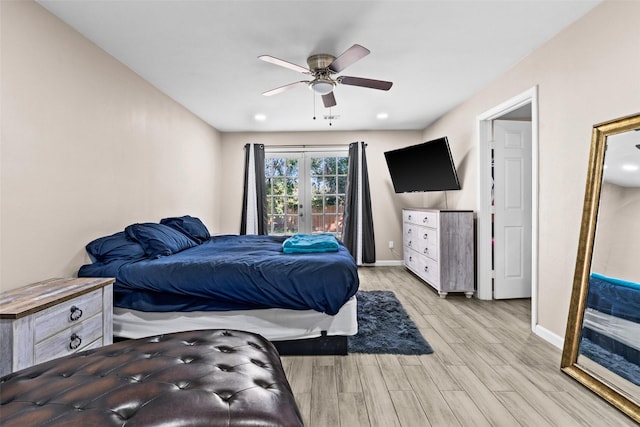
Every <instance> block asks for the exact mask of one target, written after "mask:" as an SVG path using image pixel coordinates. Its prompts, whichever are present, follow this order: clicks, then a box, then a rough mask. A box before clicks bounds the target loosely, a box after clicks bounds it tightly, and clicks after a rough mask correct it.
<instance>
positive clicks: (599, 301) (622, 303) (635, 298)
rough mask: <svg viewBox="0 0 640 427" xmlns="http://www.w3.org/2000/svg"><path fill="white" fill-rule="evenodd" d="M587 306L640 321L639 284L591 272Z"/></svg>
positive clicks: (633, 320)
mask: <svg viewBox="0 0 640 427" xmlns="http://www.w3.org/2000/svg"><path fill="white" fill-rule="evenodd" d="M587 307H590V308H593V309H595V310H598V311H600V312H603V313H607V314H610V315H612V316H616V317H620V318H622V319H626V320H630V321H632V322H637V323H640V284H638V283H633V282H628V281H625V280H620V279H615V278H611V277H607V276H603V275H601V274H598V273H591V275H590V276H589V294H588V297H587Z"/></svg>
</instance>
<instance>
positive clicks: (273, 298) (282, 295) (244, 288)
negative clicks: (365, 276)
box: [78, 235, 359, 315]
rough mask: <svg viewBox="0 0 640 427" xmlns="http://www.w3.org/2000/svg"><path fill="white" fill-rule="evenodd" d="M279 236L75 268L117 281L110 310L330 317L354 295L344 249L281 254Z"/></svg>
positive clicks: (219, 240)
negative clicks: (261, 311) (287, 312)
mask: <svg viewBox="0 0 640 427" xmlns="http://www.w3.org/2000/svg"><path fill="white" fill-rule="evenodd" d="M284 239H285V237H277V236H253V235H250V236H236V235H225V236H214V237H212V238H211V239H210V240H208V241H206V242H204V243H202V244H201V245H198V246H196V247H193V248H189V249H186V250H183V251H182V252H179V253H176V254H173V255H169V256H164V257H160V258H157V259H142V260H115V261H111V262H108V263H94V264H88V265H84V266H82V267H81V268H80V271H79V272H78V276H80V277H115V278H116V282H115V286H114V305H115V306H117V307H122V308H129V309H134V310H140V311H196V310H202V311H225V310H247V309H257V308H287V309H297V310H308V309H313V310H316V311H319V312H324V313H327V314H330V315H334V314H336V313H337V312H338V310H339V309H340V307H341V306H342V305H343V304H344V303H345V302H346V301H347V300H348V299H349V298H350V297H351V296H352V295H354V294H355V293H356V291H357V290H358V285H359V282H358V272H357V266H356V264H355V262H354V260H353V258H352V256H351V255H350V254H349V252H348V250H347V249H346V248H345V247H344V246H343V245H340V247H339V250H338V251H337V252H331V253H305V254H284V253H283V252H282V242H283V241H284Z"/></svg>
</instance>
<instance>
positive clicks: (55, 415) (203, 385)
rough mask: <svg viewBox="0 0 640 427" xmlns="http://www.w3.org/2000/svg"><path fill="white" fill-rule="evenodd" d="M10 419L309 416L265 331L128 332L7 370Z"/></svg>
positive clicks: (179, 421)
mask: <svg viewBox="0 0 640 427" xmlns="http://www.w3.org/2000/svg"><path fill="white" fill-rule="evenodd" d="M0 425H2V426H3V427H9V426H20V427H25V426H37V425H47V426H63V425H64V426H301V425H302V418H301V416H300V413H299V412H298V408H297V406H296V403H295V400H294V398H293V394H292V392H291V388H290V386H289V383H288V381H287V379H286V377H285V374H284V371H283V370H282V364H281V363H280V358H279V356H278V353H277V351H276V350H275V348H274V347H273V345H272V344H271V343H269V342H268V341H267V340H265V339H264V338H262V337H261V336H259V335H256V334H252V333H249V332H241V331H232V330H205V331H191V332H179V333H175V334H167V335H159V336H155V337H150V338H141V339H137V340H129V341H122V342H119V343H117V344H112V345H109V346H106V347H102V348H99V349H95V350H89V351H85V352H81V353H76V354H73V355H70V356H66V357H63V358H60V359H54V360H51V361H49V362H46V363H42V364H40V365H36V366H33V367H31V368H27V369H23V370H21V371H18V372H14V373H12V374H9V375H7V376H5V377H3V378H1V379H0Z"/></svg>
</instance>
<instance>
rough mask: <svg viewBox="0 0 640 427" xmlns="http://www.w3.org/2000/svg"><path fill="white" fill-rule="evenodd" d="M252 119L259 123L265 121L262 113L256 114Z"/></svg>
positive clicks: (265, 118)
mask: <svg viewBox="0 0 640 427" xmlns="http://www.w3.org/2000/svg"><path fill="white" fill-rule="evenodd" d="M253 118H254V119H256V120H257V121H259V122H264V121H265V120H267V116H266V114H262V113H258V114H256V115H255V116H253Z"/></svg>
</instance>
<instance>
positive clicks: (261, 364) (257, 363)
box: [251, 359, 267, 368]
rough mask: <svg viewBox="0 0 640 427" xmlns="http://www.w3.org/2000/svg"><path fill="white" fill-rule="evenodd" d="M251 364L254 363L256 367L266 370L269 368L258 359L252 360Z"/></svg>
mask: <svg viewBox="0 0 640 427" xmlns="http://www.w3.org/2000/svg"><path fill="white" fill-rule="evenodd" d="M251 363H253V364H254V365H256V366H260V367H261V368H264V367H265V366H267V365H266V364H265V363H264V362H262V361H260V360H257V359H251Z"/></svg>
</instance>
